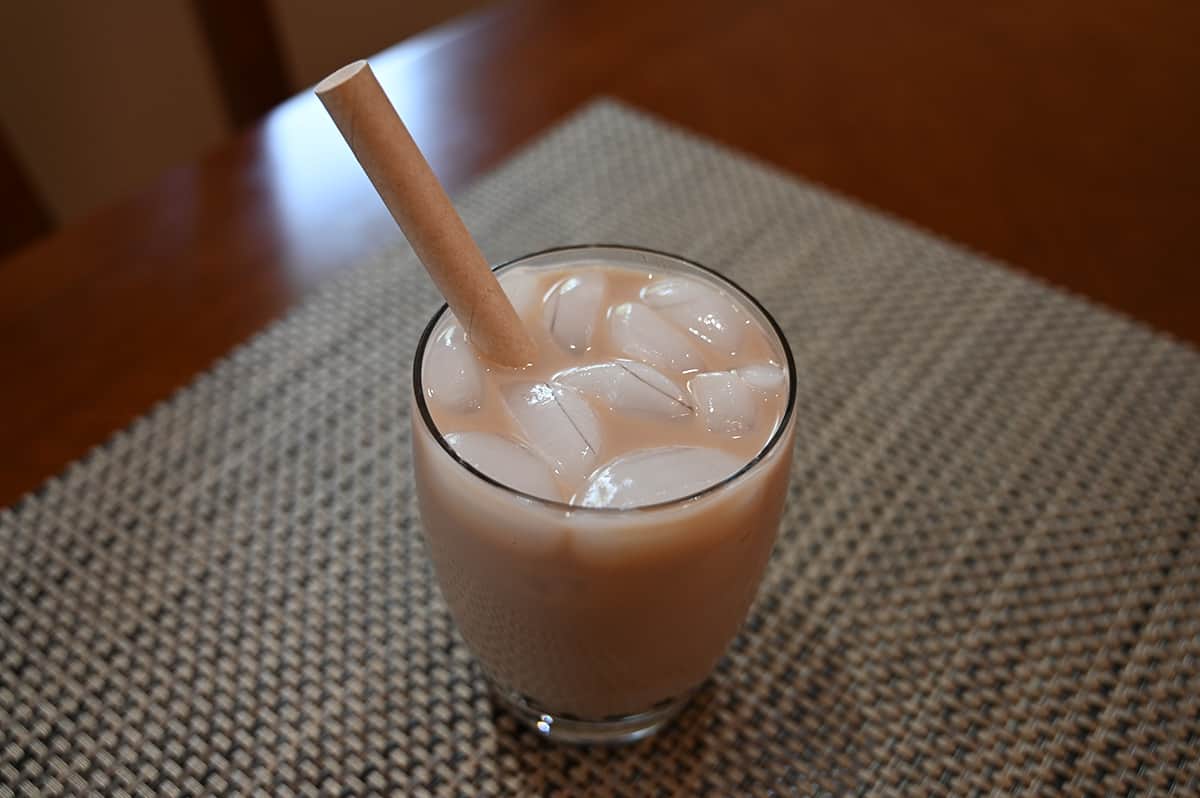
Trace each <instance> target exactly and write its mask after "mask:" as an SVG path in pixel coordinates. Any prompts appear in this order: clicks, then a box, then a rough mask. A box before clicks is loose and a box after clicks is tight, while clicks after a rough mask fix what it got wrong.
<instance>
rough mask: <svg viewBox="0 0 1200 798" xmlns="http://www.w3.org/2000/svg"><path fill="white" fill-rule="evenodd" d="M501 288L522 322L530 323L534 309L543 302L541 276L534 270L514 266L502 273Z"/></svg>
mask: <svg viewBox="0 0 1200 798" xmlns="http://www.w3.org/2000/svg"><path fill="white" fill-rule="evenodd" d="M499 277H500V287H501V288H503V289H504V293H505V295H507V296H508V301H509V302H512V306H513V309H514V310H516V311H517V315H518V316H520V317H521V320H522V321H525V322H526V323H528V321H529V319H530V317H531V315H532V314H533V311H534V308H536V307H537V306H538V303H539V302H541V299H542V295H541V291H539V290H538V289H539V287H540V286H541V283H542V280H541V275H540V274H539V273H538V272H537V271H535V270H534V269H530V268H525V267H522V266H513V267H510V268H508V269H505V270H504V271H502V272H500V275H499Z"/></svg>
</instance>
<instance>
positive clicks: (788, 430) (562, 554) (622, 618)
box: [412, 246, 796, 743]
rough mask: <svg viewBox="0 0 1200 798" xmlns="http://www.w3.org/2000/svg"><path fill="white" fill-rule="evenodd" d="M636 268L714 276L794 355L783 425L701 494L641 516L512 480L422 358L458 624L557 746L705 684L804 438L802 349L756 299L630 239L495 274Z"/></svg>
mask: <svg viewBox="0 0 1200 798" xmlns="http://www.w3.org/2000/svg"><path fill="white" fill-rule="evenodd" d="M573 263H589V264H596V263H601V264H612V265H615V266H622V267H629V266H633V267H636V268H639V269H647V270H650V271H652V272H654V273H663V274H677V275H684V276H687V277H690V278H692V279H698V280H703V281H706V282H708V283H710V284H712V285H715V286H717V287H719V288H720V289H721V290H723V291H725V292H726V293H727V294H728V295H729V296H731V297H734V298H735V299H737V300H739V301H740V303H741V305H742V308H743V310H744V311H745V312H747V313H749V314H750V315H751V317H752V318H753V319H754V320H755V321H756V322H757V323H758V324H759V325H760V326H761V328H762V329H763V330H764V331H765V332H766V334H767V336H768V337H769V338H771V339H773V343H774V345H775V346H776V347H777V352H778V356H779V362H780V363H786V366H787V372H788V396H787V403H786V408H785V410H784V413H783V416H782V418H781V420H780V422H779V425H778V427H777V428H776V430H775V431H774V433H773V434H772V436H771V437H770V439H769V440H768V441H767V443H766V444H765V445H764V446H763V448H762V449H761V451H759V453H758V454H757V455H756V456H755V457H753V458H752V459H751V460H749V461H748V462H747V463H746V464H745V466H744V467H742V469H741V470H739V471H737V472H736V473H735V474H733V475H732V476H730V477H729V478H727V479H725V480H724V481H722V482H719V483H717V484H715V485H713V486H711V487H709V488H707V489H705V490H703V491H701V492H699V493H696V494H694V495H691V496H687V497H684V498H680V499H676V500H673V501H668V502H664V503H661V504H655V505H651V506H645V507H637V508H633V509H613V508H584V507H574V506H570V505H566V504H563V503H560V502H555V501H549V500H546V499H541V498H537V497H535V496H531V495H527V494H524V493H521V492H519V491H517V490H514V489H512V488H509V487H507V486H505V485H503V484H502V483H501V482H499V481H497V480H496V479H494V478H493V477H490V476H487V475H485V474H483V473H480V472H479V471H477V470H476V469H474V468H473V467H472V466H470V465H468V464H467V463H466V462H465V461H464V460H462V459H461V458H460V457H458V456H457V455H456V454H455V452H454V451H453V450H452V449H451V448H450V446H449V444H448V443H447V442H446V441H445V439H444V438H443V435H442V433H441V432H440V431H439V430H438V429H437V428H436V426H435V424H434V421H433V418H432V416H431V414H430V411H429V408H428V406H427V405H426V402H425V391H424V389H423V388H422V370H423V369H422V366H423V364H424V357H425V352H426V345H427V343H428V342H429V340H430V335H431V333H432V332H433V331H434V330H435V329H436V328H437V327H438V325H439V322H440V321H441V319H442V318H443V316H444V314H446V312H447V309H446V307H445V306H443V307H442V308H441V309H440V310H439V311H438V312H437V313H435V314H434V316H433V319H432V320H431V321H430V322H429V325H428V326H427V327H426V328H425V332H424V334H423V335H422V336H421V339H420V342H419V344H418V345H417V351H416V357H415V361H414V367H413V413H412V419H413V435H412V440H413V464H414V469H415V475H416V488H417V499H418V504H419V507H420V514H421V521H422V527H423V532H424V536H425V540H426V543H427V546H428V550H429V553H430V555H431V557H432V559H433V564H434V568H435V571H436V574H437V579H438V582H439V585H440V587H441V590H442V594H443V595H444V596H445V598H446V601H447V603H448V604H449V607H450V611H451V613H452V615H453V617H454V621H455V623H456V624H457V626H458V629H459V631H460V632H461V633H462V636H463V638H464V639H465V640H466V642H467V644H468V646H469V647H470V648H471V650H472V651H473V652H474V654H475V656H476V657H477V659H478V661H479V662H480V664H481V665H482V666H483V671H484V672H485V674H486V676H487V678H488V679H489V680H490V683H491V687H492V691H493V695H494V696H495V698H496V700H497V701H498V702H499V703H501V704H502V705H504V706H505V707H506V708H507V709H508V710H510V711H511V712H512V713H513V714H514V715H515V716H516V717H517V718H518V719H519V720H521V721H522V722H524V723H527V724H528V725H529V726H531V727H532V728H533V729H536V730H537V731H538V732H540V733H541V734H544V735H546V736H548V737H550V738H552V739H558V740H563V741H569V742H580V743H592V742H599V743H615V742H627V741H632V740H637V739H640V738H642V737H645V736H647V735H649V734H652V733H653V732H654V731H656V730H657V729H659V728H660V727H662V726H663V725H664V724H665V723H666V722H667V721H669V720H670V719H671V717H673V716H674V715H675V714H676V713H677V712H678V711H679V710H680V709H681V708H682V707H683V706H684V704H685V703H686V702H687V700H688V698H689V697H690V696H691V695H692V694H693V692H694V691H695V690H696V689H697V688H698V687H699V686H700V685H701V684H702V683H703V682H704V681H705V679H706V678H708V676H709V674H710V673H711V672H712V670H713V668H714V666H715V665H716V663H717V661H718V660H719V659H720V657H721V655H722V654H723V653H724V651H725V649H726V647H727V646H728V645H729V642H730V640H731V639H732V638H733V636H734V635H735V634H736V632H737V630H738V628H739V627H740V626H741V624H742V622H743V620H744V619H745V616H746V613H747V611H748V610H749V607H750V604H751V602H752V601H753V599H754V596H755V593H756V592H757V590H758V585H759V583H760V581H761V579H762V574H763V570H764V568H765V566H766V563H767V559H768V557H769V555H770V552H771V548H772V546H773V544H774V541H775V538H776V534H777V532H778V528H779V520H780V516H781V514H782V511H783V504H784V499H785V497H786V495H787V488H788V481H789V476H790V471H791V463H792V444H793V438H794V434H795V403H796V376H795V365H794V362H793V359H792V353H791V350H790V348H789V347H788V344H787V341H786V340H785V338H784V336H783V333H782V332H781V331H780V329H779V326H778V325H777V324H776V323H775V321H774V319H772V318H771V316H770V315H769V314H768V313H767V312H766V310H764V309H763V308H762V306H761V305H760V304H759V303H758V302H757V301H756V300H755V299H754V298H753V297H751V296H750V295H749V294H747V293H746V292H745V291H743V290H742V289H741V288H739V287H738V286H737V285H735V284H734V283H732V282H731V281H729V280H727V279H726V278H724V277H722V276H721V275H719V274H717V273H715V272H712V271H710V270H708V269H706V268H705V267H703V266H700V265H699V264H696V263H692V262H690V261H687V260H685V259H683V258H680V257H677V256H674V255H668V254H665V253H660V252H653V251H649V250H644V249H639V248H635V247H622V246H580V247H567V248H562V249H556V250H549V251H545V252H539V253H536V254H533V255H528V256H526V257H523V258H519V259H517V260H514V261H511V262H509V263H506V264H504V265H502V266H499V267H497V271H498V272H499V271H502V270H504V269H506V268H511V267H514V266H517V265H521V266H533V267H539V268H561V267H563V266H569V265H571V264H573Z"/></svg>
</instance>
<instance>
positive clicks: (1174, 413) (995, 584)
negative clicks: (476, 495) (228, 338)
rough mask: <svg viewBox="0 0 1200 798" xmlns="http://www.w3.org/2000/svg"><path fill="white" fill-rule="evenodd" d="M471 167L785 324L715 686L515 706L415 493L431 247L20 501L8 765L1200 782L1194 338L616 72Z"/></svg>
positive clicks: (5, 641)
mask: <svg viewBox="0 0 1200 798" xmlns="http://www.w3.org/2000/svg"><path fill="white" fill-rule="evenodd" d="M459 200H460V204H461V207H462V210H463V211H464V215H465V216H466V218H467V220H468V223H469V224H470V226H471V227H472V229H473V230H474V231H475V232H476V233H477V234H478V235H479V237H480V239H481V240H482V242H483V244H484V247H485V250H486V252H487V254H488V255H489V256H490V257H491V258H492V259H494V260H496V261H498V260H500V259H503V258H507V257H510V256H513V255H516V254H518V253H521V252H525V251H530V250H534V249H539V248H542V247H546V246H550V245H554V244H561V243H570V242H592V241H613V242H627V243H635V244H643V245H648V246H652V247H657V248H660V249H666V250H673V251H677V252H680V253H682V254H684V255H687V256H691V257H694V258H696V259H698V260H700V261H702V262H704V263H707V264H710V265H712V266H714V267H716V268H718V269H721V270H724V271H726V272H728V273H729V274H731V275H732V276H733V277H734V278H735V279H737V280H738V281H740V282H742V283H743V284H744V285H745V286H746V287H748V288H749V289H750V290H751V291H752V292H754V293H755V294H757V295H758V296H759V297H761V298H762V300H763V301H764V302H765V304H766V305H767V306H768V307H769V309H770V310H771V311H772V312H773V313H774V314H775V315H776V317H777V318H778V319H779V321H780V323H781V324H782V325H783V327H784V328H785V330H786V331H787V333H788V335H789V337H790V339H791V341H792V344H793V347H794V348H795V352H796V359H797V361H798V364H799V376H800V386H801V387H800V398H799V428H798V438H799V443H798V446H797V459H796V468H795V482H794V486H793V489H792V494H791V499H790V504H789V510H788V511H787V514H786V517H785V520H784V526H783V531H782V533H781V537H780V542H779V544H778V546H777V548H776V551H775V554H774V559H773V561H772V564H771V566H770V568H769V569H768V572H767V576H766V582H765V584H764V587H763V591H762V593H761V595H760V597H759V600H758V602H757V604H756V605H755V608H754V610H753V612H752V615H751V618H750V620H749V622H748V625H747V627H746V628H745V629H744V631H743V633H742V634H741V635H740V637H739V638H738V639H737V641H736V643H735V644H734V646H733V649H732V651H731V652H730V654H729V656H728V657H727V658H726V659H725V661H724V662H723V663H722V665H721V667H720V670H719V672H718V673H717V674H716V676H715V678H714V679H713V681H712V683H711V684H710V685H709V687H708V688H707V689H706V690H705V691H704V692H703V693H702V694H701V696H700V699H699V700H698V701H697V702H696V703H695V704H694V705H693V706H692V707H691V708H690V709H689V710H688V711H687V712H686V713H685V714H684V715H683V716H682V718H681V719H680V720H679V722H678V723H677V724H676V725H675V726H674V727H673V728H671V730H670V731H669V732H667V733H665V734H663V735H662V736H660V737H658V738H656V739H653V740H652V741H650V742H647V743H643V744H639V745H637V746H635V747H631V748H626V749H619V750H606V749H592V750H577V749H571V748H563V747H555V746H551V745H547V744H545V743H544V742H542V741H541V740H540V739H538V738H537V737H536V736H535V735H533V734H531V733H528V732H524V731H518V730H517V729H516V727H515V724H514V723H513V721H512V720H511V719H510V718H508V717H507V716H505V715H502V714H495V713H493V711H492V709H491V707H490V705H489V702H488V699H487V696H486V694H485V691H484V684H483V682H482V680H481V678H480V676H479V674H478V672H477V671H476V670H475V668H474V666H473V665H472V664H471V659H470V656H469V654H468V652H467V651H466V649H465V647H464V645H463V644H462V642H461V641H460V640H459V638H458V636H457V634H456V633H455V631H454V629H453V627H452V625H451V622H450V619H449V617H448V615H447V612H446V608H445V606H444V604H443V602H442V600H441V598H440V596H439V595H438V593H437V590H436V588H435V586H434V582H433V579H432V574H431V571H430V566H429V563H428V561H427V559H426V556H425V551H424V547H423V544H422V542H421V539H420V536H419V534H418V530H417V523H418V521H417V518H416V512H415V502H414V500H413V492H412V484H411V480H410V475H409V462H408V445H409V419H408V393H407V391H408V385H409V381H408V380H409V376H408V375H409V367H410V358H411V356H412V351H413V348H414V344H415V341H416V338H417V335H418V332H419V330H420V328H421V327H422V326H423V325H424V323H425V320H426V319H427V317H428V316H429V315H430V312H431V311H432V310H433V309H434V308H435V306H436V305H437V299H436V297H435V295H434V293H433V291H432V290H431V288H430V286H429V284H428V281H427V279H426V278H425V277H424V276H423V274H422V273H421V272H420V271H419V270H418V268H417V267H416V265H415V263H414V260H413V257H412V255H411V253H410V251H409V250H407V249H404V250H400V251H397V252H395V253H393V254H391V255H389V256H387V257H385V258H382V259H381V260H380V261H379V262H376V263H372V264H367V265H365V266H363V267H361V268H358V269H355V270H352V271H351V272H349V273H348V274H347V275H346V276H345V277H344V278H342V279H340V280H338V281H337V282H336V283H334V284H332V285H330V286H329V287H328V288H327V289H325V290H323V291H321V292H320V293H319V294H318V295H317V296H315V297H314V298H313V299H312V300H311V301H309V302H308V303H307V304H305V305H304V306H303V307H302V308H300V309H299V310H298V311H297V312H295V313H293V314H292V315H291V316H289V317H288V318H287V319H286V320H284V321H282V322H281V323H279V324H276V325H275V326H273V327H272V328H271V329H270V330H268V331H267V332H266V333H265V334H263V335H261V336H259V337H258V338H256V339H254V340H253V341H252V342H251V343H249V344H248V345H247V346H245V347H243V348H241V349H239V350H238V351H236V352H235V353H234V354H233V355H232V356H231V357H229V358H228V359H227V360H225V361H224V362H222V363H220V364H219V365H218V366H217V367H216V368H214V369H213V370H212V371H211V372H210V373H208V374H206V375H205V376H203V377H202V378H200V379H199V380H198V381H197V382H196V383H195V384H194V385H192V386H191V387H189V388H187V389H186V390H184V391H182V392H181V393H179V394H178V395H177V396H175V397H174V398H172V399H171V400H170V401H169V402H167V403H164V404H163V405H161V406H159V407H158V408H156V409H155V410H154V411H153V412H152V413H150V414H149V415H148V416H147V417H145V418H143V419H142V420H140V421H138V422H137V423H135V424H134V425H133V426H132V427H131V428H130V429H128V430H127V431H125V432H123V433H121V434H120V435H118V436H116V437H115V438H114V439H113V440H112V441H111V442H110V443H108V444H107V445H105V446H104V447H102V448H101V449H99V450H97V451H95V452H94V453H92V454H91V455H89V456H88V457H87V458H86V459H85V460H84V461H83V462H81V463H79V464H77V465H75V466H73V467H71V468H70V469H69V470H68V471H67V472H66V473H65V474H64V475H63V476H62V477H60V478H58V479H55V480H53V481H51V482H50V483H48V484H47V485H46V486H45V487H44V488H43V489H42V490H41V491H39V492H38V493H37V494H36V495H35V496H32V497H29V498H27V499H26V500H24V501H23V502H21V503H20V504H19V505H18V506H17V507H16V508H14V509H13V510H12V511H10V512H4V513H2V514H0V795H6V796H7V795H13V794H18V795H25V794H47V795H54V794H58V793H62V792H67V793H84V792H94V793H99V794H105V795H127V794H138V795H143V794H144V795H191V794H201V793H205V794H244V793H250V792H254V791H257V792H258V793H259V794H263V795H280V796H287V795H317V794H320V795H338V794H365V793H375V794H381V793H394V794H406V795H439V796H440V795H496V794H520V795H529V794H564V795H574V794H595V795H625V794H628V795H662V796H670V795H701V794H703V795H769V794H770V795H808V794H828V793H832V794H839V795H840V794H845V793H852V792H867V791H870V792H877V793H884V794H887V793H905V794H913V793H921V794H924V793H932V794H947V795H949V794H953V795H964V794H969V793H974V792H976V791H990V790H993V789H994V790H999V791H1001V792H1006V793H1007V792H1010V791H1015V790H1018V789H1019V788H1029V789H1030V790H1031V791H1032V792H1034V793H1038V794H1050V793H1059V792H1061V793H1065V794H1070V795H1075V794H1080V795H1082V794H1088V795H1092V794H1101V793H1106V794H1121V795H1124V794H1126V793H1129V792H1142V791H1152V790H1160V791H1164V792H1169V791H1171V790H1175V791H1177V792H1179V793H1194V792H1195V791H1197V790H1200V697H1198V695H1200V536H1198V535H1197V534H1196V533H1197V527H1198V526H1200V475H1198V474H1200V355H1198V354H1197V353H1196V352H1195V351H1192V350H1189V349H1187V348H1185V347H1184V346H1182V345H1180V344H1178V343H1174V342H1172V341H1170V340H1168V339H1167V338H1165V337H1163V336H1161V335H1158V334H1156V333H1153V332H1150V331H1148V330H1146V329H1144V328H1143V327H1140V326H1138V325H1136V324H1134V323H1132V322H1129V321H1126V320H1123V319H1121V318H1119V317H1116V316H1114V315H1112V314H1110V313H1108V312H1106V311H1103V310H1100V309H1097V308H1095V307H1092V306H1089V305H1087V304H1085V303H1084V302H1081V301H1079V300H1077V299H1074V298H1071V297H1068V296H1066V295H1064V294H1062V293H1060V292H1057V291H1054V290H1051V289H1048V288H1046V287H1045V286H1042V285H1040V284H1037V283H1035V282H1034V281H1031V280H1029V279H1026V278H1024V277H1020V276H1018V275H1016V274H1014V273H1012V272H1009V271H1007V270H1005V269H1003V268H1000V267H997V266H996V265H995V264H990V263H987V262H985V261H983V260H982V259H981V258H979V257H977V256H975V255H972V254H970V253H968V252H965V251H963V250H962V249H959V248H956V247H953V246H950V245H947V244H945V243H942V242H940V241H938V240H936V239H934V238H932V237H930V236H928V235H925V234H923V233H920V232H917V231H914V230H912V229H911V228H909V227H906V226H903V225H901V224H899V223H897V222H895V221H891V220H888V219H886V218H883V217H882V216H880V215H879V214H877V213H873V212H869V211H866V210H864V209H862V208H860V207H857V206H856V205H854V204H852V203H849V202H847V201H845V200H843V199H839V198H836V197H833V196H831V195H830V194H828V193H826V192H824V191H822V190H819V189H815V188H813V187H812V186H809V185H806V184H804V183H802V182H800V181H798V180H796V179H794V178H791V177H788V176H785V175H782V174H780V173H778V172H776V171H773V170H771V169H769V168H766V167H764V166H762V165H759V164H756V163H753V162H751V161H749V160H747V159H745V158H742V157H739V156H736V155H732V154H731V153H729V152H726V151H724V150H722V149H720V148H718V147H716V146H714V145H712V144H709V143H706V142H704V141H702V140H698V139H696V138H694V137H692V136H689V135H687V134H685V133H681V132H679V131H675V130H671V129H668V128H666V127H665V126H663V125H661V124H659V123H657V122H654V121H651V120H648V119H647V118H645V117H643V116H641V115H639V114H637V113H635V112H632V111H630V110H628V109H625V108H623V107H620V106H616V105H613V104H610V103H601V104H597V105H593V106H591V107H590V108H588V109H586V110H585V111H584V112H582V113H581V114H579V115H577V116H575V117H574V118H572V119H571V120H569V121H568V122H567V123H565V124H564V125H563V126H561V127H559V128H557V129H556V130H554V131H553V132H551V133H550V134H549V135H547V136H546V137H544V138H543V139H541V140H540V141H539V142H538V143H537V144H536V145H535V146H533V147H532V148H531V149H529V150H528V151H526V152H525V153H524V154H522V155H520V156H519V157H517V158H515V159H514V160H512V161H510V162H509V163H508V164H507V165H506V166H504V167H503V168H502V169H500V170H499V171H498V172H496V173H494V174H492V175H491V176H489V177H487V178H486V179H484V180H483V181H481V182H480V183H479V184H477V185H476V186H475V187H474V188H473V189H472V190H470V191H468V192H466V193H465V194H464V195H463V196H461V197H460V198H459ZM1132 267H1133V265H1131V268H1132Z"/></svg>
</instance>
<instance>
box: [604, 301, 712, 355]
mask: <svg viewBox="0 0 1200 798" xmlns="http://www.w3.org/2000/svg"><path fill="white" fill-rule="evenodd" d="M609 324H610V331H611V333H612V339H613V343H614V344H616V345H617V347H618V348H619V349H620V350H621V351H622V352H624V353H625V354H626V355H629V356H630V357H632V358H634V359H636V360H640V361H642V362H643V363H649V364H650V365H652V366H656V367H658V368H660V369H663V370H667V371H675V372H681V371H691V370H694V369H699V368H703V367H704V363H703V362H702V360H701V358H700V353H699V352H697V351H696V348H695V347H694V346H692V342H691V341H689V340H688V338H687V336H686V335H684V334H683V333H681V332H680V331H679V330H678V329H676V328H675V327H674V326H672V325H671V323H670V322H668V321H667V320H666V319H664V318H662V317H661V316H659V315H658V314H657V313H655V312H654V311H653V310H651V309H650V308H648V307H646V306H645V305H643V304H641V303H640V302H623V303H621V304H620V305H616V306H615V307H613V308H612V309H611V310H610V311H609Z"/></svg>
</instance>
